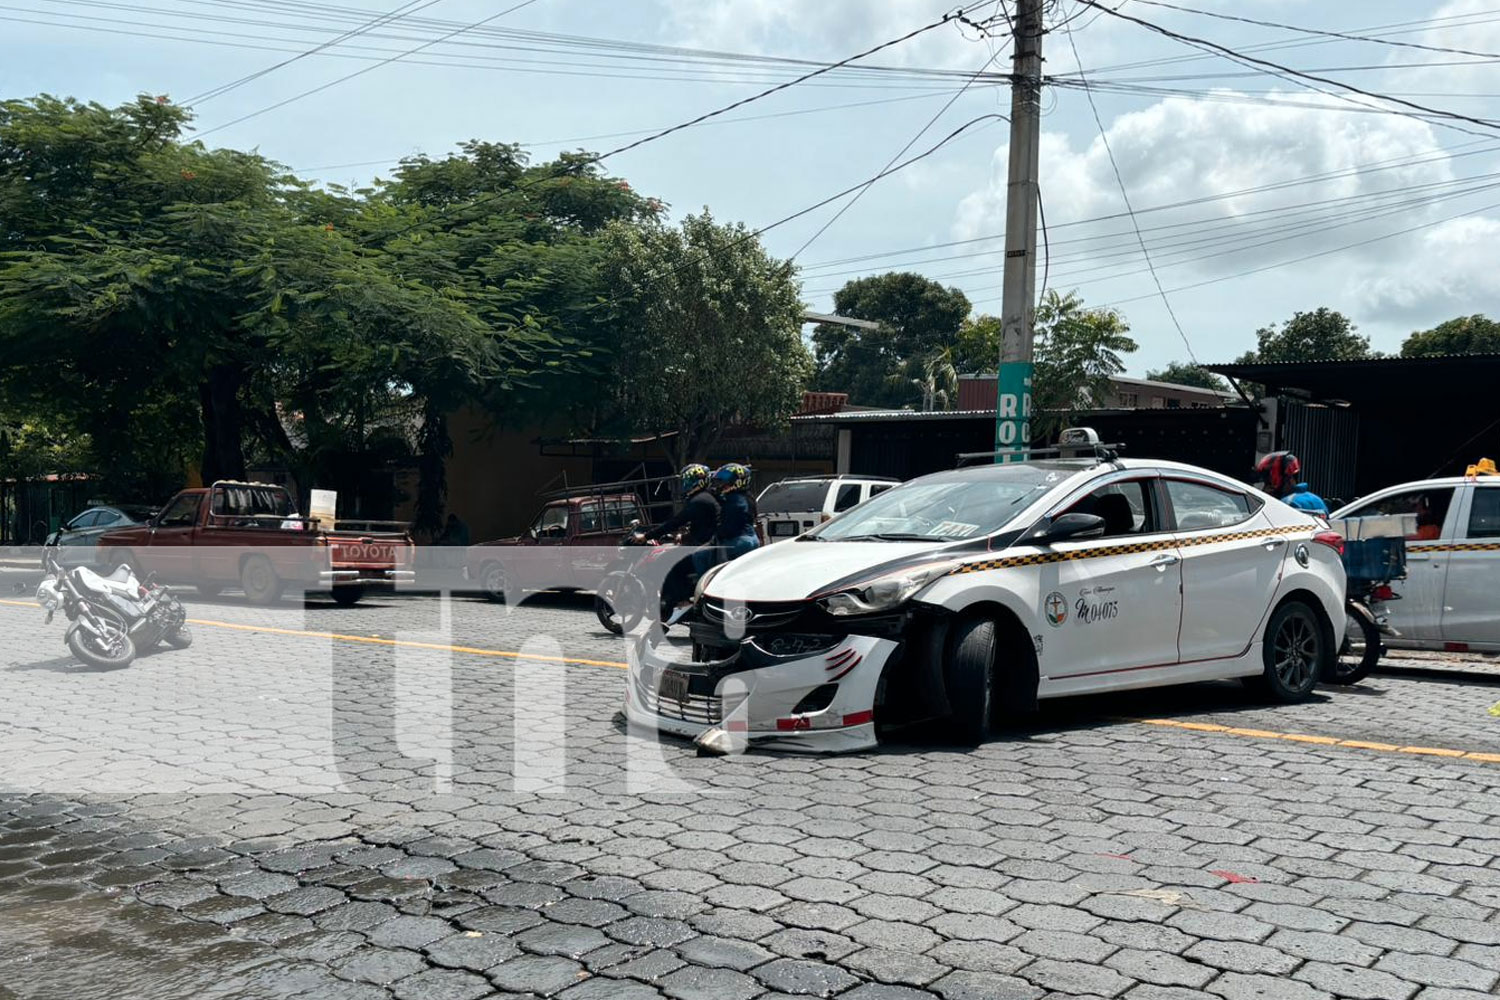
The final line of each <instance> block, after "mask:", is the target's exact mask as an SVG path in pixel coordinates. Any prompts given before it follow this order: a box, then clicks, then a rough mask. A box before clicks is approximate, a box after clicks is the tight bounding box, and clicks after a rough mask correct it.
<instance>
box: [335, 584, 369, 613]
mask: <svg viewBox="0 0 1500 1000" xmlns="http://www.w3.org/2000/svg"><path fill="white" fill-rule="evenodd" d="M364 596H365V588H363V587H358V586H355V587H334V588H333V603H334V604H337V605H338V606H339V607H341V608H352V607H354V606H355V605H356V604H358V603H359V602H360V601H361V600H363V599H364Z"/></svg>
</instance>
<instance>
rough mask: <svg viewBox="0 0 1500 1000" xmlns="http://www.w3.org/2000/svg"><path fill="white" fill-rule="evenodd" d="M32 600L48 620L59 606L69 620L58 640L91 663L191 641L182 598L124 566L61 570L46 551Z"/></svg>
mask: <svg viewBox="0 0 1500 1000" xmlns="http://www.w3.org/2000/svg"><path fill="white" fill-rule="evenodd" d="M36 599H37V603H38V604H40V605H41V606H42V607H43V608H45V609H46V610H47V621H48V622H49V623H50V622H51V621H52V616H53V615H54V614H56V613H57V611H58V610H59V609H61V610H62V613H63V615H64V616H65V617H66V618H67V619H68V623H69V624H68V631H67V632H66V633H65V634H64V636H63V641H64V642H66V643H67V644H68V649H70V650H71V651H72V653H73V655H74V656H76V657H78V659H80V660H82V661H83V662H84V663H87V664H89V665H90V666H95V667H103V668H118V667H125V666H129V665H130V663H131V661H133V660H134V659H135V657H136V654H137V653H138V652H145V651H147V650H150V649H152V648H154V647H155V646H156V645H157V644H158V643H162V642H165V643H166V644H167V645H168V646H171V647H173V648H174V649H186V648H187V647H188V646H191V645H192V644H193V634H192V632H191V631H189V630H188V625H187V611H186V609H184V608H183V606H182V602H181V601H179V600H178V599H177V597H176V596H175V595H174V594H173V593H172V591H171V590H170V589H169V588H168V587H165V586H163V585H161V584H157V583H153V582H150V581H148V582H147V583H145V584H142V583H141V582H140V581H139V580H137V579H136V577H135V574H134V573H133V572H132V571H131V569H130V567H129V566H127V565H121V566H120V567H118V568H117V569H116V570H115V571H114V572H113V573H110V574H109V575H108V576H103V575H101V574H99V573H96V572H94V571H93V570H91V569H89V568H88V567H86V566H79V567H76V568H74V569H71V570H65V569H63V567H62V566H61V564H59V563H58V561H57V558H56V556H55V555H51V554H49V555H48V556H47V577H46V578H45V579H43V580H42V583H41V586H39V587H37V591H36Z"/></svg>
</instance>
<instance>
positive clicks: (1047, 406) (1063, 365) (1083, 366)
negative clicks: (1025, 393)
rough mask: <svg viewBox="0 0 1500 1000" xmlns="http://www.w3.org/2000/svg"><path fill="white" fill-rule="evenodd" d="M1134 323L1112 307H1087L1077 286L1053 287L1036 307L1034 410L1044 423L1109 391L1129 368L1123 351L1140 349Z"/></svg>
mask: <svg viewBox="0 0 1500 1000" xmlns="http://www.w3.org/2000/svg"><path fill="white" fill-rule="evenodd" d="M1129 332H1130V325H1129V324H1128V323H1126V322H1125V318H1124V317H1123V316H1122V315H1120V313H1119V312H1118V311H1117V310H1114V309H1089V308H1086V307H1085V306H1084V304H1083V300H1082V299H1080V298H1079V297H1078V295H1077V293H1076V292H1069V293H1068V294H1067V295H1059V294H1058V293H1057V291H1056V290H1055V289H1054V290H1051V291H1049V292H1048V293H1047V294H1046V296H1045V297H1044V298H1043V299H1042V302H1041V305H1039V306H1038V307H1037V310H1036V335H1035V362H1036V372H1035V374H1034V375H1033V377H1032V383H1031V398H1032V407H1033V412H1035V411H1038V410H1040V411H1043V413H1044V414H1046V413H1051V414H1055V415H1056V416H1055V417H1052V418H1048V417H1046V416H1044V417H1043V420H1042V421H1041V422H1042V423H1043V424H1044V425H1045V424H1046V423H1048V422H1055V421H1056V420H1057V419H1062V415H1064V414H1066V413H1068V412H1070V411H1072V410H1078V409H1087V408H1089V407H1091V406H1097V405H1099V403H1101V402H1102V401H1103V400H1104V399H1106V398H1107V397H1108V396H1109V393H1110V388H1111V384H1110V379H1111V378H1113V377H1114V376H1115V375H1118V374H1120V373H1121V372H1123V371H1124V370H1125V362H1124V360H1122V358H1121V357H1120V356H1121V355H1122V354H1129V353H1130V352H1132V351H1134V350H1135V349H1136V342H1135V341H1134V340H1132V339H1131V338H1130V336H1129Z"/></svg>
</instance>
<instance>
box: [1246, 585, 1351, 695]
mask: <svg viewBox="0 0 1500 1000" xmlns="http://www.w3.org/2000/svg"><path fill="white" fill-rule="evenodd" d="M1332 654H1333V650H1332V648H1331V644H1330V643H1329V640H1328V630H1327V629H1326V628H1324V627H1323V620H1322V619H1321V618H1320V617H1318V613H1317V612H1316V611H1314V610H1313V609H1312V608H1311V607H1309V606H1308V605H1306V604H1304V603H1303V602H1301V601H1288V602H1287V603H1285V604H1283V605H1282V606H1281V607H1279V608H1277V609H1276V611H1275V613H1274V614H1272V615H1271V620H1270V622H1268V623H1267V624H1266V639H1265V645H1264V648H1263V650H1262V659H1263V660H1264V664H1265V669H1264V672H1263V673H1262V674H1261V676H1260V678H1259V680H1260V684H1259V685H1257V686H1258V687H1261V688H1263V689H1264V690H1265V692H1266V693H1267V694H1269V695H1270V696H1271V697H1272V698H1274V699H1275V700H1276V701H1280V702H1286V703H1290V702H1297V701H1303V700H1305V699H1306V698H1307V696H1308V695H1310V694H1312V691H1313V688H1315V687H1317V686H1318V681H1319V680H1320V679H1321V678H1322V677H1323V676H1324V675H1325V674H1326V673H1327V672H1328V669H1329V661H1330V660H1331V659H1332Z"/></svg>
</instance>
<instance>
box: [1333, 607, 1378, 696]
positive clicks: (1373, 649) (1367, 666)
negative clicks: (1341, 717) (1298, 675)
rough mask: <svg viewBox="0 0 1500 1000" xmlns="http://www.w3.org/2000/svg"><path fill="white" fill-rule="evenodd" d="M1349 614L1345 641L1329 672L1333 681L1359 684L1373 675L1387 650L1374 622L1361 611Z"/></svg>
mask: <svg viewBox="0 0 1500 1000" xmlns="http://www.w3.org/2000/svg"><path fill="white" fill-rule="evenodd" d="M1345 617H1346V618H1348V624H1347V625H1345V627H1344V644H1343V646H1342V647H1340V649H1339V655H1338V656H1336V657H1334V660H1333V669H1332V670H1330V671H1329V673H1328V683H1330V684H1358V683H1359V682H1360V681H1362V680H1364V679H1365V678H1366V677H1368V676H1369V675H1370V671H1371V670H1374V669H1375V664H1377V663H1379V662H1380V656H1381V654H1382V653H1384V652H1385V647H1384V646H1383V645H1381V642H1380V629H1379V627H1378V626H1376V624H1375V623H1374V622H1372V621H1370V619H1368V618H1366V617H1365V616H1364V615H1362V614H1360V613H1359V612H1358V611H1349V612H1348V613H1347V614H1346V615H1345Z"/></svg>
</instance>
